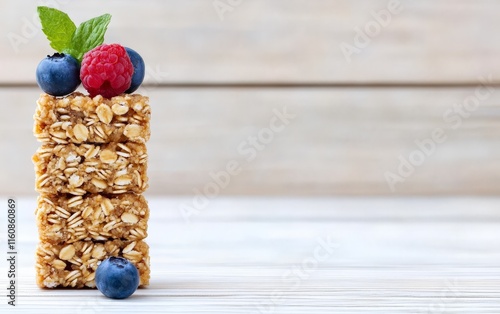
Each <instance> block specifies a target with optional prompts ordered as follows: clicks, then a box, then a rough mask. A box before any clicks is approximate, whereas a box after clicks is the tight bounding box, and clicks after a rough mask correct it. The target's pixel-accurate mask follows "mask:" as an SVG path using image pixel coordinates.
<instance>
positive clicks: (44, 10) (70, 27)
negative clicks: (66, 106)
mask: <svg viewBox="0 0 500 314" xmlns="http://www.w3.org/2000/svg"><path fill="white" fill-rule="evenodd" d="M37 11H38V16H39V17H40V21H41V22H42V31H43V32H44V33H45V35H47V38H48V40H49V41H50V46H51V47H52V48H54V49H55V50H56V51H57V52H63V51H64V50H65V49H68V48H69V47H70V42H71V38H72V37H73V33H74V32H75V30H76V26H75V23H73V21H71V19H70V18H69V16H68V15H67V14H66V13H64V12H61V11H59V10H57V9H53V8H49V7H38V8H37Z"/></svg>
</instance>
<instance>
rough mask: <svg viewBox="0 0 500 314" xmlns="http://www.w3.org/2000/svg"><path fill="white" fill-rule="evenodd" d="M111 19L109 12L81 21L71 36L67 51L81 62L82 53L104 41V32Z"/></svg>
mask: <svg viewBox="0 0 500 314" xmlns="http://www.w3.org/2000/svg"><path fill="white" fill-rule="evenodd" d="M110 21H111V15H110V14H104V15H101V16H98V17H96V18H93V19H90V20H88V21H86V22H83V23H82V24H80V26H78V28H77V29H76V31H75V32H74V33H73V37H72V38H71V45H70V48H69V49H67V51H66V52H67V53H69V54H70V55H72V56H73V57H75V58H76V59H77V60H78V61H79V62H82V59H83V55H84V54H85V53H86V52H87V51H90V50H92V49H94V48H95V47H97V46H99V45H101V44H102V43H103V42H104V34H105V33H106V30H107V28H108V25H109V22H110Z"/></svg>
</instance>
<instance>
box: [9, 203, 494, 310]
mask: <svg viewBox="0 0 500 314" xmlns="http://www.w3.org/2000/svg"><path fill="white" fill-rule="evenodd" d="M189 201H190V200H189V198H156V197H150V198H149V202H150V208H151V219H150V222H149V237H148V239H147V241H148V243H149V245H150V246H151V265H152V278H151V285H150V287H148V288H147V289H140V290H138V291H137V292H136V293H135V294H134V295H133V296H132V297H131V298H130V299H127V300H126V301H116V300H110V299H106V298H105V297H103V296H102V295H101V294H100V293H99V292H98V291H95V290H40V289H38V288H37V287H36V286H35V283H34V267H33V265H34V248H35V245H36V241H37V235H36V232H37V231H36V228H33V226H35V221H34V219H35V217H34V215H33V208H34V206H35V199H34V198H19V199H18V204H19V208H18V230H20V232H19V233H18V236H19V238H18V250H19V254H18V267H19V271H18V274H19V276H20V277H19V281H18V306H17V307H16V313H17V312H19V313H32V312H33V311H34V310H36V311H37V312H38V313H50V312H53V311H54V310H56V309H57V310H59V311H70V310H71V311H77V313H78V312H83V313H87V312H91V313H92V312H100V311H106V312H110V313H115V312H117V313H118V312H120V313H133V312H135V313H136V312H138V311H140V312H142V313H147V312H161V313H164V312H172V313H207V312H209V313H212V312H213V313H245V314H246V313H261V312H263V311H264V310H266V309H269V308H270V307H272V306H273V304H274V302H276V304H275V305H274V307H272V308H273V313H294V314H295V313H332V312H339V313H346V314H361V313H377V314H378V313H380V314H382V313H389V314H396V313H397V314H401V313H429V312H430V313H432V312H434V311H436V309H439V310H440V311H442V312H450V313H457V314H466V313H478V314H483V313H498V312H499V311H500V305H499V303H498V298H499V297H500V293H499V291H498V290H499V289H498V286H499V284H500V268H499V267H498V264H499V263H500V255H499V254H498V251H499V249H500V247H499V244H498V240H497V239H498V238H499V236H500V231H499V230H500V229H499V228H498V226H497V223H498V221H500V213H499V211H498V210H497V209H498V206H499V205H500V200H499V199H498V198H341V199H338V198H321V199H318V198H272V199H269V198H224V197H221V198H218V199H216V200H213V201H212V204H211V207H210V208H209V209H208V210H206V211H204V212H203V213H201V214H200V215H198V216H197V217H196V219H193V220H192V221H191V223H190V224H187V223H186V222H185V221H184V220H183V219H182V218H181V217H180V215H179V212H178V211H177V210H176V209H177V208H178V207H179V205H180V204H182V203H185V202H189ZM0 202H2V203H4V204H5V203H6V199H4V198H2V199H0ZM290 217H301V219H300V220H291V219H290ZM318 217H321V219H318ZM347 217H350V218H351V220H349V221H346V220H345V218H347ZM418 217H427V218H428V219H426V220H422V219H418ZM437 217H439V219H438V220H435V218H437ZM478 217H480V219H477V218H478ZM462 218H465V219H463V220H457V219H462ZM21 230H22V232H21ZM0 234H3V233H0ZM327 238H330V239H331V240H332V241H331V242H334V243H335V246H332V251H331V252H332V253H330V254H327V255H325V258H322V259H321V261H320V260H319V259H317V261H316V262H317V264H315V265H316V266H310V267H309V266H307V265H309V264H308V263H311V262H310V261H311V260H314V259H315V256H318V255H315V252H316V251H317V250H316V249H317V247H319V246H320V244H319V243H320V239H327ZM323 253H324V252H323ZM310 265H313V264H310ZM305 267H307V268H305ZM305 269H307V271H306V270H305ZM295 270H298V271H303V272H305V273H306V274H307V275H304V276H303V278H302V279H297V276H295V275H290V273H293V272H294V271H295ZM299 278H300V277H299ZM297 280H298V285H297ZM0 284H2V285H3V286H5V285H6V282H5V278H4V277H0ZM277 293H278V294H279V296H280V298H279V299H278V300H279V301H278V302H277V301H276V299H275V298H273V296H276V294H277ZM4 309H8V307H7V305H5V304H4V303H2V304H0V310H2V311H3V310H4ZM268 311H269V310H267V311H264V312H265V313H267V312H268Z"/></svg>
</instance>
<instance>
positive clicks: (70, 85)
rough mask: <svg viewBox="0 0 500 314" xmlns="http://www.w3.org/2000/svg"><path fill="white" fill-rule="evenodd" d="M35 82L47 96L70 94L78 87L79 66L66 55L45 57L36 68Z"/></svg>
mask: <svg viewBox="0 0 500 314" xmlns="http://www.w3.org/2000/svg"><path fill="white" fill-rule="evenodd" d="M36 81H37V83H38V86H40V88H41V89H42V90H43V91H44V92H46V93H47V94H49V95H52V96H64V95H67V94H70V93H72V92H74V91H75V90H76V89H77V88H78V86H79V85H80V64H79V63H78V61H77V60H76V59H75V58H73V57H72V56H70V55H68V54H62V53H55V54H54V55H52V56H47V58H45V59H43V60H42V61H41V62H40V63H39V64H38V67H37V68H36Z"/></svg>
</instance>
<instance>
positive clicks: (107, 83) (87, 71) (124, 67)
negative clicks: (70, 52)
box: [80, 44, 134, 98]
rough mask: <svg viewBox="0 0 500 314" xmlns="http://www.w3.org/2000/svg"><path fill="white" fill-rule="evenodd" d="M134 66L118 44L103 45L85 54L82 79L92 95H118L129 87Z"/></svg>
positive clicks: (109, 96)
mask: <svg viewBox="0 0 500 314" xmlns="http://www.w3.org/2000/svg"><path fill="white" fill-rule="evenodd" d="M133 74H134V67H133V65H132V62H131V61H130V58H129V56H128V54H127V51H126V50H125V48H123V46H121V45H118V44H111V45H102V46H99V47H96V48H94V49H93V50H91V51H89V52H87V53H86V54H85V55H84V56H83V61H82V68H81V71H80V79H81V80H82V83H83V86H84V87H85V89H86V90H87V91H88V92H89V94H90V96H92V97H94V96H96V95H102V96H103V97H105V98H111V97H114V96H118V95H120V94H122V93H123V92H125V91H126V90H127V89H129V87H130V84H131V82H132V75H133Z"/></svg>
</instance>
